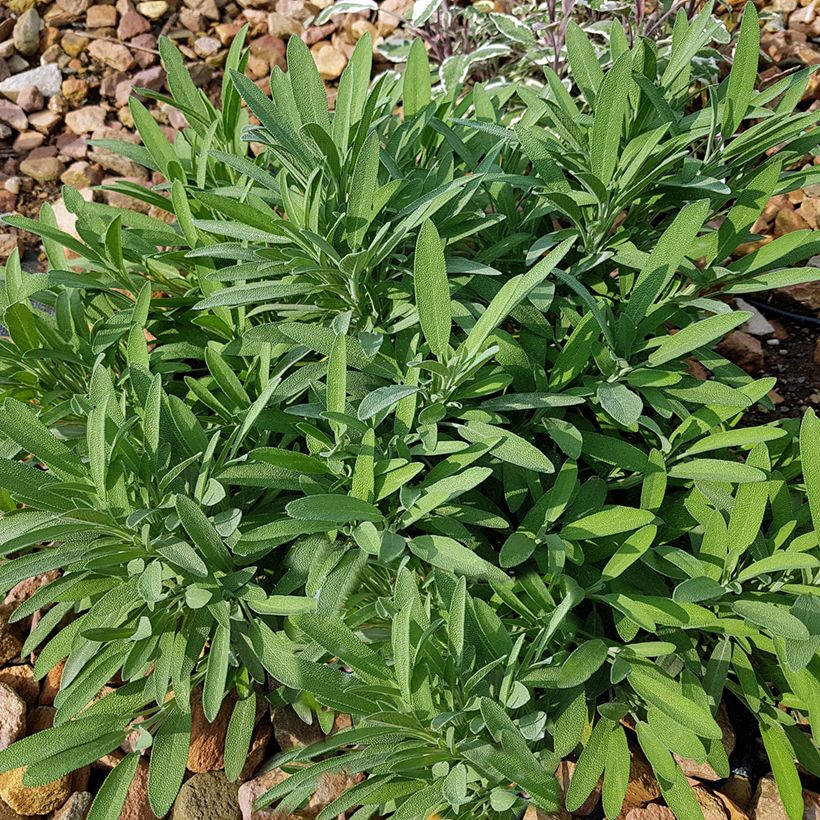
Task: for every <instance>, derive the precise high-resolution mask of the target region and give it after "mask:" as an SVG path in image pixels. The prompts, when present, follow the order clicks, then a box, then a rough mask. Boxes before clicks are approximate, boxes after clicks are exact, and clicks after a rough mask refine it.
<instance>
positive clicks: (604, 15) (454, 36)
mask: <svg viewBox="0 0 820 820" xmlns="http://www.w3.org/2000/svg"><path fill="white" fill-rule="evenodd" d="M697 5H698V4H696V3H692V2H690V0H665V2H660V3H657V4H655V6H654V8H648V4H646V3H644V2H642V0H636V1H635V2H632V1H631V0H628V1H627V2H623V1H622V0H617V1H616V2H608V3H605V4H604V3H600V2H586V1H585V0H581V1H580V2H579V0H561V2H556V0H540V2H539V0H523V2H507V0H505V1H504V2H500V3H494V2H491V0H477V1H476V2H470V3H448V2H446V0H417V2H415V3H411V4H409V5H408V7H407V8H406V9H405V11H404V12H402V13H401V14H399V13H397V12H396V11H392V10H389V9H387V8H385V7H380V6H379V4H378V3H376V0H336V2H334V3H332V4H331V5H329V6H327V7H326V8H324V9H323V10H322V11H320V12H319V14H317V15H316V17H315V18H314V19H313V25H317V26H320V25H324V24H325V23H327V22H328V21H330V20H332V19H334V18H337V19H338V18H339V17H341V16H344V15H357V16H361V15H362V14H370V15H371V16H372V19H373V21H374V22H375V23H376V24H377V25H378V24H388V27H389V28H390V29H393V30H392V31H388V32H386V33H385V36H384V37H380V38H379V40H377V42H376V48H377V50H378V52H379V54H380V55H381V56H382V57H384V58H386V59H388V60H390V61H391V62H393V63H398V64H401V63H404V62H405V61H406V60H407V57H408V54H409V50H410V47H411V44H412V42H413V40H414V38H420V39H421V40H422V41H423V42H424V44H425V46H426V47H427V50H428V53H429V56H430V59H431V61H432V62H433V64H434V65H436V66H437V75H438V81H439V82H440V83H441V85H442V87H443V88H444V89H445V90H446V91H453V90H455V91H457V90H458V89H459V88H460V87H461V86H462V85H463V84H464V83H465V82H466V81H468V80H470V81H473V82H475V81H482V82H489V83H490V84H492V85H497V84H504V83H508V82H522V83H525V84H527V85H532V86H536V87H540V86H542V85H543V84H544V67H548V68H550V69H551V70H552V71H554V72H555V73H556V74H557V75H558V76H559V77H561V78H562V80H564V81H565V82H570V81H571V79H572V75H571V74H570V73H569V71H568V69H569V65H568V63H567V52H568V49H567V40H568V38H573V37H575V32H574V29H576V28H578V27H580V28H581V29H583V31H584V32H585V34H586V35H587V42H588V44H589V45H591V46H592V49H593V51H594V53H595V55H596V58H597V59H598V60H599V62H601V63H602V65H604V66H606V67H608V66H610V65H611V64H612V60H613V59H614V57H615V56H617V54H616V52H617V51H618V50H619V49H620V48H622V47H623V44H633V43H635V42H636V41H638V40H639V39H650V40H652V41H653V42H654V44H655V48H656V50H657V53H658V56H659V57H660V58H661V59H667V58H668V56H669V50H670V48H671V45H672V29H673V26H672V25H670V23H671V22H674V20H675V18H676V15H677V14H679V13H680V14H683V15H688V16H691V15H692V14H693V11H692V10H693V9H694V8H696V7H697ZM704 33H705V35H706V36H705V37H704V40H703V44H702V46H701V48H700V49H699V50H698V52H697V53H696V54H695V55H694V56H693V58H692V63H693V71H694V75H695V78H696V79H697V80H698V81H699V82H703V83H710V82H714V81H715V78H716V77H717V74H718V69H719V67H720V65H721V63H722V61H723V58H722V57H721V54H720V52H719V50H718V49H719V48H720V47H722V46H723V45H725V44H727V43H728V42H729V41H730V35H729V32H728V31H727V30H726V26H725V25H724V23H723V22H722V20H721V19H720V18H718V17H716V16H711V17H710V18H709V19H708V21H706V28H705V31H704Z"/></svg>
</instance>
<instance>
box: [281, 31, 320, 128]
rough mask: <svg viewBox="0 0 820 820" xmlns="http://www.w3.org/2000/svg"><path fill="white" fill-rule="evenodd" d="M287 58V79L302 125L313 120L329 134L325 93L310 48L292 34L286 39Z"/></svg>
mask: <svg viewBox="0 0 820 820" xmlns="http://www.w3.org/2000/svg"><path fill="white" fill-rule="evenodd" d="M287 58H288V80H289V81H290V85H291V88H292V89H293V99H294V101H295V102H296V107H297V109H298V110H299V116H300V117H301V119H302V125H307V124H308V123H312V122H315V123H316V124H317V125H318V126H319V127H320V128H322V129H323V130H324V131H325V132H327V133H328V134H329V133H330V116H329V115H328V112H327V94H326V92H325V87H324V84H323V83H322V78H321V77H320V76H319V70H318V69H317V68H316V63H315V62H314V60H313V55H312V54H311V53H310V49H309V48H308V47H307V46H306V45H305V44H304V43H303V42H302V40H301V39H300V38H299V37H296V36H293V37H291V38H290V39H289V40H288V49H287Z"/></svg>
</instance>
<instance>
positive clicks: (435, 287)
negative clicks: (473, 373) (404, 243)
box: [413, 219, 452, 359]
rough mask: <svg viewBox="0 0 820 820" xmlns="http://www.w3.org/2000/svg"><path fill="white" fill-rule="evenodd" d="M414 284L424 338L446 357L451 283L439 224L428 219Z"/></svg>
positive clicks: (419, 245)
mask: <svg viewBox="0 0 820 820" xmlns="http://www.w3.org/2000/svg"><path fill="white" fill-rule="evenodd" d="M413 286H414V288H415V293H416V306H417V307H418V311H419V321H420V322H421V329H422V331H423V332H424V338H425V339H426V340H427V344H428V346H429V347H430V350H431V351H432V353H433V355H434V356H435V357H436V358H438V359H442V357H443V356H444V354H445V353H446V351H447V347H448V345H449V342H450V325H451V324H452V312H451V310H450V286H449V284H448V282H447V267H446V264H445V261H444V245H443V243H442V241H441V239H440V238H439V235H438V231H437V230H436V226H435V225H434V224H433V223H432V222H431V221H430V220H429V219H428V220H427V221H426V222H425V223H424V224H423V225H422V226H421V231H419V237H418V241H417V242H416V256H415V259H414V261H413Z"/></svg>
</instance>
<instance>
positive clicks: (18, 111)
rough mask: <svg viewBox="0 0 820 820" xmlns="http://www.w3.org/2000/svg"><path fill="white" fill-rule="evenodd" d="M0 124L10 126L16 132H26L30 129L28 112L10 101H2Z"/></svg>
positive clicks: (0, 105) (0, 104)
mask: <svg viewBox="0 0 820 820" xmlns="http://www.w3.org/2000/svg"><path fill="white" fill-rule="evenodd" d="M0 122H4V123H6V124H8V125H10V126H11V127H12V128H13V129H14V130H15V131H25V130H26V128H27V127H28V117H27V116H26V112H25V111H23V109H22V108H21V107H20V106H19V105H17V104H16V103H13V102H10V101H9V100H0Z"/></svg>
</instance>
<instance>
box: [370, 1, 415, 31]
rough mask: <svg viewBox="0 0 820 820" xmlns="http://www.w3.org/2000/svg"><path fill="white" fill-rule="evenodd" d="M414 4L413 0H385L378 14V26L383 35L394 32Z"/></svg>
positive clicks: (380, 5)
mask: <svg viewBox="0 0 820 820" xmlns="http://www.w3.org/2000/svg"><path fill="white" fill-rule="evenodd" d="M412 5H413V0H383V2H381V3H379V13H378V15H376V28H377V29H378V30H379V34H381V36H382V37H386V36H387V35H388V34H392V33H393V32H394V31H395V30H396V29H397V28H398V27H399V24H400V23H401V21H402V20H403V19H404V13H405V12H406V11H407V10H408V9H409V8H410V7H411V6H412Z"/></svg>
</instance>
